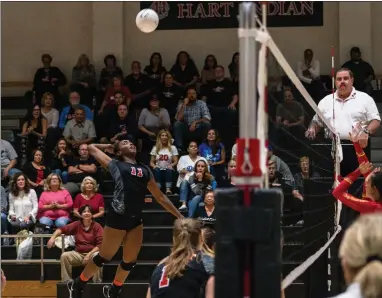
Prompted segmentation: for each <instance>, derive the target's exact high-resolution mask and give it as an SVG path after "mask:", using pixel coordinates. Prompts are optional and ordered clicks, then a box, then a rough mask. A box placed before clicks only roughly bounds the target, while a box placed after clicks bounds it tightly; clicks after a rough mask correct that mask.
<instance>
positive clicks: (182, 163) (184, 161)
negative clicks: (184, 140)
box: [176, 154, 208, 187]
mask: <svg viewBox="0 0 382 298" xmlns="http://www.w3.org/2000/svg"><path fill="white" fill-rule="evenodd" d="M199 160H204V161H205V162H206V164H208V162H207V160H206V159H205V158H204V157H202V156H197V158H196V160H195V161H192V159H191V157H190V156H189V155H188V154H187V155H183V156H181V157H180V158H179V162H178V165H177V167H176V168H177V170H178V172H179V173H180V171H181V170H183V169H186V170H187V171H188V173H187V174H186V175H185V176H183V177H182V175H181V174H179V176H178V181H177V182H176V186H177V187H179V186H180V184H181V183H182V181H183V180H184V179H186V180H188V178H189V177H190V176H191V175H192V174H194V166H195V163H196V162H197V161H199Z"/></svg>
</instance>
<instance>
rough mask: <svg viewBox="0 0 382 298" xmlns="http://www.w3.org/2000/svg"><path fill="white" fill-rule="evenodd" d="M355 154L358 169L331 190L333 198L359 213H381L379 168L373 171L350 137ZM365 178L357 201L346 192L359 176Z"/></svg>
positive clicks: (358, 145) (354, 140) (359, 147)
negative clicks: (361, 192) (361, 193)
mask: <svg viewBox="0 0 382 298" xmlns="http://www.w3.org/2000/svg"><path fill="white" fill-rule="evenodd" d="M350 139H351V140H352V141H353V144H354V148H355V151H356V154H357V159H358V162H359V163H360V165H359V167H358V169H356V170H355V171H354V172H352V173H350V174H349V175H347V176H346V177H345V178H344V179H343V180H342V181H341V183H340V184H339V185H338V186H337V187H336V188H335V189H334V190H333V196H334V197H335V198H336V199H337V200H340V201H341V202H342V203H343V204H345V205H346V206H348V207H350V208H352V209H354V210H356V211H358V212H360V213H361V214H364V213H371V212H376V211H382V197H381V194H382V173H380V170H381V169H380V168H375V169H374V170H373V165H372V164H371V163H370V162H369V160H368V159H367V156H366V155H365V152H364V151H363V150H362V148H361V146H360V144H359V143H358V141H356V139H355V138H354V137H353V136H352V135H350ZM361 174H362V175H363V176H364V177H365V183H364V191H363V195H362V197H363V199H358V198H356V197H354V196H352V195H351V194H349V193H348V192H347V190H348V188H349V187H350V185H352V184H353V182H354V181H355V180H356V179H357V178H358V177H359V176H360V175H361Z"/></svg>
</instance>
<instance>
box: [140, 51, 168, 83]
mask: <svg viewBox="0 0 382 298" xmlns="http://www.w3.org/2000/svg"><path fill="white" fill-rule="evenodd" d="M165 72H166V68H164V67H163V65H162V55H161V54H160V53H152V54H151V57H150V65H147V66H146V67H145V69H144V70H143V73H144V74H146V75H147V76H148V77H149V78H150V79H151V80H152V83H153V85H155V86H158V85H159V84H160V83H161V82H162V79H163V75H164V73H165Z"/></svg>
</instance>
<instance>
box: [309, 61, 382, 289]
mask: <svg viewBox="0 0 382 298" xmlns="http://www.w3.org/2000/svg"><path fill="white" fill-rule="evenodd" d="M335 83H336V89H337V91H336V92H335V94H334V100H333V94H330V95H327V96H325V97H324V98H323V99H322V100H321V101H320V102H319V104H318V109H319V110H320V111H321V113H322V115H323V116H324V117H325V118H326V120H328V122H330V123H331V121H332V119H333V110H334V113H335V123H334V128H335V130H336V132H337V133H338V134H339V136H340V139H341V145H342V152H343V160H342V162H341V173H340V174H341V176H342V177H345V176H346V175H348V174H349V173H351V172H352V171H354V170H355V169H356V168H357V167H358V160H357V156H356V153H355V150H354V148H353V144H352V142H351V141H350V140H349V132H351V131H352V127H353V126H356V125H357V124H361V126H362V131H361V133H360V136H359V142H360V144H361V147H362V148H363V150H364V151H365V154H366V155H367V157H368V158H369V159H370V142H369V136H371V135H373V134H374V133H375V132H376V130H377V129H378V127H379V126H380V122H381V118H380V116H379V112H378V109H377V105H376V104H375V102H374V99H373V98H372V97H370V96H369V95H368V94H367V93H364V92H361V91H358V90H356V89H355V88H354V87H353V83H354V76H353V73H352V72H351V71H350V70H349V69H347V68H340V69H339V70H338V71H337V72H336V76H335ZM333 104H334V107H333ZM357 126H358V125H357ZM322 128H324V123H323V121H322V119H321V118H320V117H319V116H318V115H317V114H316V115H315V116H314V117H313V120H312V122H311V124H310V126H309V128H308V130H307V131H306V133H305V135H306V137H307V138H309V139H311V140H313V139H315V137H316V134H317V133H318V132H319V131H320V130H321V129H322ZM324 135H325V138H327V139H329V138H331V136H332V133H331V131H330V130H329V129H327V128H325V131H324ZM328 143H329V144H330V143H331V140H330V141H328ZM321 147H322V146H321ZM317 149H318V148H317ZM326 155H327V151H326ZM324 156H325V154H324ZM320 164H321V165H322V166H324V165H325V163H324V162H323V161H320ZM326 168H327V169H332V168H333V162H331V164H328V165H327V167H326ZM358 215H359V214H358V213H357V212H355V211H354V210H352V209H350V208H348V207H346V206H344V205H343V206H342V211H341V222H340V224H341V226H342V227H343V229H344V230H345V229H346V228H347V227H348V226H349V225H350V224H351V223H352V222H353V221H354V220H355V218H356V217H358ZM340 239H341V236H340V237H338V238H337V240H338V241H340ZM338 244H339V243H338ZM338 269H339V270H338V271H339V272H338V274H339V275H338V279H339V281H340V284H341V282H342V286H343V284H344V281H343V280H342V273H341V271H342V270H341V269H340V266H338ZM340 284H338V288H336V286H335V285H333V290H334V291H341V289H340V288H339V287H340V286H341V285H340Z"/></svg>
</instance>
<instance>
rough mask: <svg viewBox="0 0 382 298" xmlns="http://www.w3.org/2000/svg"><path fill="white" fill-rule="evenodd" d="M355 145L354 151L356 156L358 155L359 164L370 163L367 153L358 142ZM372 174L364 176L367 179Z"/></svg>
mask: <svg viewBox="0 0 382 298" xmlns="http://www.w3.org/2000/svg"><path fill="white" fill-rule="evenodd" d="M353 145H354V149H355V154H356V155H357V160H358V164H361V163H363V162H369V160H368V158H367V156H366V154H365V152H364V151H363V149H362V148H361V145H360V144H359V143H358V142H356V143H353ZM370 173H371V171H370V172H368V173H366V174H365V175H363V176H364V177H367V176H369V174H370Z"/></svg>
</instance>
